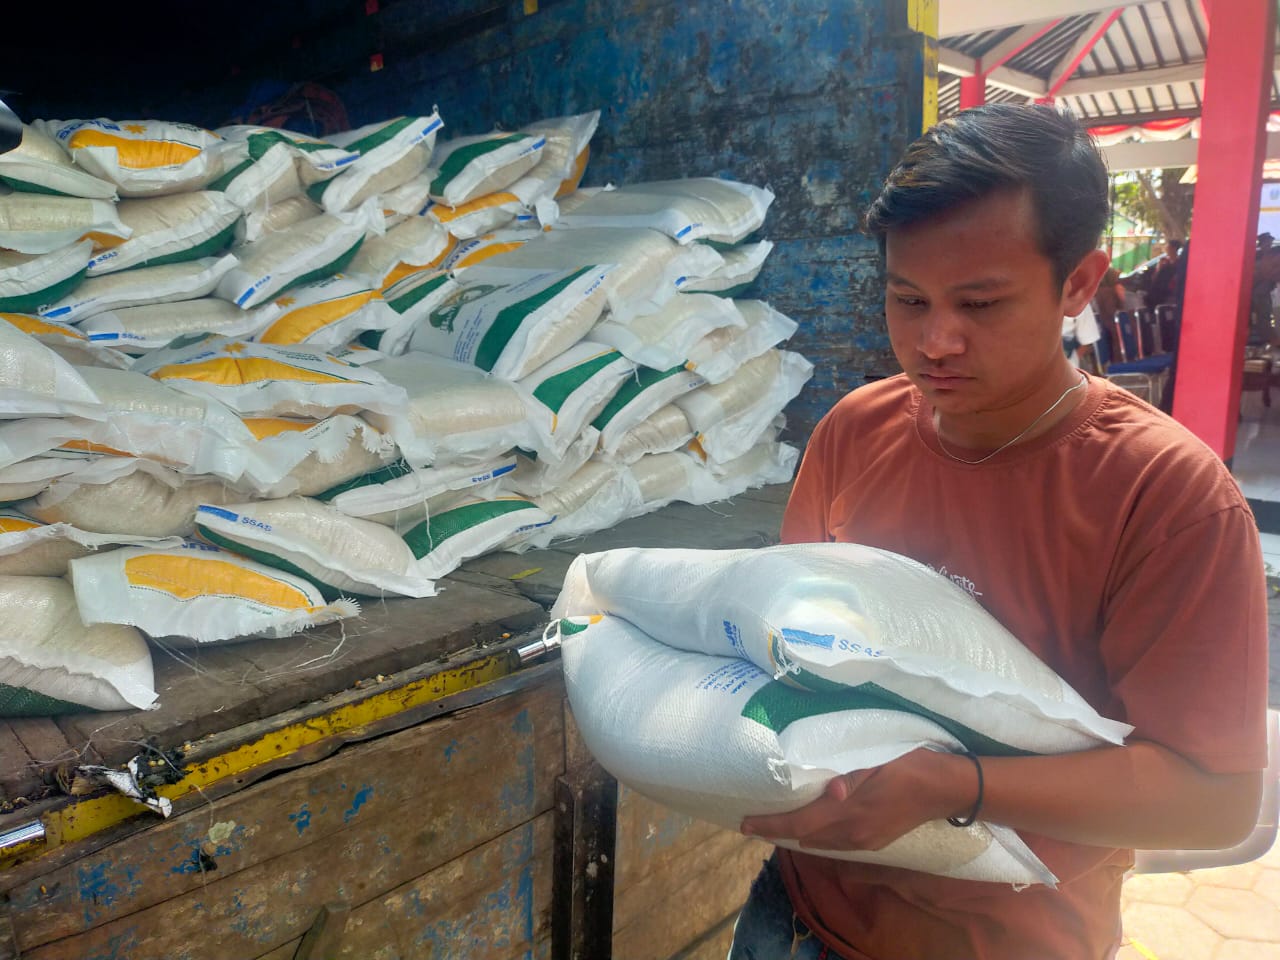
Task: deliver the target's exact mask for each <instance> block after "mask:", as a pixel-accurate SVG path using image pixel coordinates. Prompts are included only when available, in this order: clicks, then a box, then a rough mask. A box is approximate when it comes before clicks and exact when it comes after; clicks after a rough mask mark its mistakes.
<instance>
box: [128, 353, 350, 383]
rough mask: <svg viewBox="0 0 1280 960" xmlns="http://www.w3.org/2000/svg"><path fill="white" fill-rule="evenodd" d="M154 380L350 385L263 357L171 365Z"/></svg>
mask: <svg viewBox="0 0 1280 960" xmlns="http://www.w3.org/2000/svg"><path fill="white" fill-rule="evenodd" d="M151 376H152V377H154V378H155V379H157V380H198V381H200V382H201V383H213V384H217V385H219V386H223V387H238V386H243V385H244V384H247V383H260V382H261V381H263V380H289V381H296V382H299V383H350V382H351V380H350V379H349V378H347V377H338V376H334V375H333V374H329V373H318V372H316V371H315V370H305V369H303V368H302V367H295V366H292V365H291V364H288V363H283V362H281V361H279V360H270V359H268V358H266V357H238V358H235V357H217V358H215V359H213V360H204V361H202V362H200V363H171V364H169V365H168V366H165V367H161V368H160V369H158V370H156V371H154V372H153V373H152V374H151Z"/></svg>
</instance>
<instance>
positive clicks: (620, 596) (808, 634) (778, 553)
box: [552, 543, 1132, 754]
mask: <svg viewBox="0 0 1280 960" xmlns="http://www.w3.org/2000/svg"><path fill="white" fill-rule="evenodd" d="M595 613H609V614H612V615H613V616H617V617H622V618H623V619H625V620H627V621H629V622H630V623H633V624H635V625H636V626H637V627H638V628H639V629H641V630H644V631H645V632H646V633H648V634H649V635H650V636H653V637H660V638H662V639H663V641H664V642H665V643H667V644H668V645H670V646H677V647H680V648H681V649H686V650H690V651H693V652H698V653H707V654H711V655H714V656H732V657H744V658H746V659H748V660H750V661H752V662H753V663H755V664H756V665H757V666H759V667H761V669H765V670H768V671H770V672H771V673H774V672H776V675H777V676H779V677H783V676H785V677H786V678H787V679H788V681H789V682H791V683H792V684H794V685H796V686H800V687H805V688H807V689H813V690H817V691H819V692H822V691H825V690H829V689H830V685H831V684H833V683H834V684H839V685H841V686H844V687H851V688H857V687H863V688H864V689H867V686H866V685H869V684H874V685H875V686H876V687H879V688H881V689H882V690H885V691H888V693H889V694H890V695H891V696H893V697H895V698H901V700H903V701H907V702H908V703H909V704H915V705H918V710H919V711H923V712H927V713H928V715H929V716H932V717H933V718H934V719H935V720H936V721H937V722H938V723H940V724H942V725H943V726H946V727H947V729H948V730H949V731H950V732H951V733H953V734H954V735H955V736H957V737H959V738H960V739H961V740H963V741H964V742H965V745H966V746H968V747H969V748H970V749H971V750H973V751H974V752H975V753H980V754H1010V753H1016V752H1019V751H1026V752H1031V753H1064V752H1068V751H1074V750H1087V749H1090V748H1092V747H1097V746H1100V745H1102V744H1117V743H1121V742H1123V739H1124V737H1125V736H1126V735H1127V734H1128V733H1129V732H1130V731H1131V730H1132V728H1131V727H1130V726H1128V725H1127V724H1123V723H1118V722H1116V721H1113V720H1107V719H1105V718H1103V717H1101V716H1099V715H1098V713H1097V711H1095V710H1094V709H1093V708H1092V707H1090V706H1089V705H1088V703H1086V702H1085V701H1084V699H1083V698H1081V697H1080V695H1079V694H1077V693H1076V692H1075V691H1074V690H1072V689H1071V687H1070V686H1068V685H1067V683H1066V682H1065V681H1063V679H1062V678H1061V677H1059V676H1058V675H1057V674H1056V673H1054V672H1053V671H1052V670H1051V669H1049V668H1048V667H1047V666H1045V665H1044V664H1043V663H1042V662H1041V661H1040V660H1038V659H1037V658H1036V657H1035V656H1034V655H1033V654H1032V653H1031V652H1030V651H1029V650H1027V648H1026V647H1024V646H1023V645H1022V644H1021V643H1020V642H1019V641H1018V639H1017V638H1016V637H1014V636H1013V635H1012V634H1011V633H1009V631H1008V630H1006V629H1005V628H1004V627H1003V626H1001V625H1000V623H999V622H998V621H997V620H996V619H995V618H994V617H992V616H991V614H989V613H987V611H986V610H984V609H983V608H982V606H981V604H979V603H978V601H977V600H975V599H974V598H973V597H971V596H970V595H969V594H968V593H967V592H966V591H964V590H963V589H961V588H960V587H959V586H957V585H956V584H954V583H952V582H951V580H950V579H948V578H947V577H945V576H943V575H942V574H939V573H937V572H936V571H934V570H932V569H931V568H929V567H927V566H925V565H924V564H922V563H917V562H916V561H914V560H911V559H909V558H907V557H904V556H901V555H899V554H895V553H891V552H889V551H887V550H880V549H877V548H875V547H868V546H863V545H860V544H850V543H817V544H814V543H807V544H786V545H782V546H775V547H765V548H762V549H758V550H639V549H628V550H610V551H607V552H605V553H597V554H590V555H586V556H580V557H578V558H577V559H576V560H575V561H574V563H573V565H572V566H571V567H570V569H569V572H568V574H567V575H566V577H565V588H564V591H563V593H561V595H560V598H559V599H558V600H557V601H556V605H555V608H554V609H553V611H552V615H553V616H564V615H589V614H595ZM900 706H901V707H902V708H903V709H907V708H908V707H906V706H904V705H901V704H900ZM911 709H916V708H911Z"/></svg>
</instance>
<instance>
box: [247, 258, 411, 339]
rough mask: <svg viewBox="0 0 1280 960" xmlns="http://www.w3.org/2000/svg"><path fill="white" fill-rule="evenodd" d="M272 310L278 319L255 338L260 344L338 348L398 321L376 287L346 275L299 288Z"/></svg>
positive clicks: (279, 299)
mask: <svg viewBox="0 0 1280 960" xmlns="http://www.w3.org/2000/svg"><path fill="white" fill-rule="evenodd" d="M272 306H274V307H275V311H276V316H275V317H274V318H273V319H272V320H271V321H270V323H268V324H266V325H265V326H264V327H262V328H260V329H259V332H258V333H257V335H256V336H255V337H254V339H255V340H257V341H258V342H259V343H274V344H278V345H284V346H288V345H291V344H297V343H305V344H308V345H310V346H312V347H318V348H322V349H330V348H337V347H342V346H345V345H346V344H348V343H350V342H351V341H352V340H354V339H355V338H356V337H358V336H360V334H362V333H364V332H365V331H366V330H385V329H386V328H387V327H388V326H390V325H391V324H392V323H393V322H395V320H396V314H395V313H394V312H392V310H391V308H390V307H388V306H387V304H386V303H385V302H384V301H383V299H382V297H381V296H379V294H378V291H377V289H376V288H375V287H373V286H371V285H370V284H369V283H368V282H366V281H365V280H362V279H360V278H358V277H352V276H348V275H346V274H338V275H335V276H332V277H326V278H325V279H323V280H317V281H315V282H314V283H305V284H302V285H300V286H296V287H294V288H293V289H292V290H290V291H289V292H288V293H286V294H284V295H282V296H279V297H277V298H276V299H275V301H274V302H273V304H272Z"/></svg>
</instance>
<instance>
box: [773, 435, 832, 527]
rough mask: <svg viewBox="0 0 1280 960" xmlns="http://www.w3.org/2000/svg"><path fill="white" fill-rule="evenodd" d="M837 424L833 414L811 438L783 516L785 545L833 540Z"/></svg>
mask: <svg viewBox="0 0 1280 960" xmlns="http://www.w3.org/2000/svg"><path fill="white" fill-rule="evenodd" d="M834 420H835V411H834V410H832V411H831V412H830V413H828V414H827V415H826V416H825V417H823V418H822V420H820V421H819V422H818V425H817V426H816V427H814V430H813V433H812V435H811V436H810V437H809V443H808V446H806V447H805V451H804V457H803V459H802V460H801V461H800V469H799V470H798V471H797V472H796V479H795V482H794V483H793V484H792V486H791V496H790V497H789V498H788V499H787V508H786V510H785V511H784V513H783V515H782V536H781V540H782V542H783V543H825V542H826V541H828V540H830V539H831V536H830V533H829V529H830V528H829V525H828V523H827V512H828V509H829V506H830V504H831V500H832V489H831V484H832V469H831V465H832V463H833V460H832V447H833V445H834V444H835V442H836V440H837V434H838V430H837V429H836V427H835V424H834Z"/></svg>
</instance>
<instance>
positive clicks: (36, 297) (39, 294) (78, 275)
mask: <svg viewBox="0 0 1280 960" xmlns="http://www.w3.org/2000/svg"><path fill="white" fill-rule="evenodd" d="M88 269H89V268H88V267H85V268H84V270H78V271H76V272H75V273H73V274H72V275H71V276H69V277H67V279H65V280H59V281H58V282H57V283H55V284H54V285H53V286H52V287H44V288H43V289H41V290H36V291H34V292H32V293H24V294H21V295H19V296H16V297H7V298H0V310H3V311H4V312H6V313H36V312H37V311H38V310H39V308H40V307H42V306H44V305H45V304H48V303H57V302H58V301H59V300H61V299H62V298H63V297H66V296H68V295H70V293H71V291H73V290H74V289H75V288H76V287H78V286H80V283H81V281H82V280H84V278H85V273H86V271H87V270H88Z"/></svg>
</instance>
